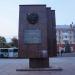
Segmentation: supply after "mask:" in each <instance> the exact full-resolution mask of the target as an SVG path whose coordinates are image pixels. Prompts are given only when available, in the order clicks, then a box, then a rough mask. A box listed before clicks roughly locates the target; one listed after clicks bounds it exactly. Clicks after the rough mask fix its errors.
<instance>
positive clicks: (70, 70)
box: [0, 57, 75, 75]
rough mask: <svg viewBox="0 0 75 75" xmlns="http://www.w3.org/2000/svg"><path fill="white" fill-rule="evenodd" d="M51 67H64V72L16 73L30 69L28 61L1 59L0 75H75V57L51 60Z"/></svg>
mask: <svg viewBox="0 0 75 75" xmlns="http://www.w3.org/2000/svg"><path fill="white" fill-rule="evenodd" d="M49 63H50V66H52V67H53V66H56V67H62V68H63V70H62V71H16V69H21V68H22V69H25V68H28V67H29V60H28V59H0V75H75V57H56V58H50V59H49Z"/></svg>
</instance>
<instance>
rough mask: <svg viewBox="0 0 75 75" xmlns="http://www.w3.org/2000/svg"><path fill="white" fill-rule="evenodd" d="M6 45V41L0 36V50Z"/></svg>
mask: <svg viewBox="0 0 75 75" xmlns="http://www.w3.org/2000/svg"><path fill="white" fill-rule="evenodd" d="M5 45H6V39H5V38H4V37H3V36H0V48H4V47H5Z"/></svg>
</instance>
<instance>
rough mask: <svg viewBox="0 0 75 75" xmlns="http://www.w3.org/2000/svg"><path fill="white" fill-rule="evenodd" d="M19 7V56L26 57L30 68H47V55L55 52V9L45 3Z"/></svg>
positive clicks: (52, 54)
mask: <svg viewBox="0 0 75 75" xmlns="http://www.w3.org/2000/svg"><path fill="white" fill-rule="evenodd" d="M19 8H20V9H19V57H20V58H28V59H29V67H30V68H49V57H52V56H56V54H57V49H56V23H55V10H51V8H49V7H46V5H20V6H19Z"/></svg>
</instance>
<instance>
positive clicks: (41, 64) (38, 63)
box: [29, 58, 49, 68]
mask: <svg viewBox="0 0 75 75" xmlns="http://www.w3.org/2000/svg"><path fill="white" fill-rule="evenodd" d="M29 67H30V68H48V67H49V58H30V59H29Z"/></svg>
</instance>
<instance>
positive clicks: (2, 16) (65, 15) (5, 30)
mask: <svg viewBox="0 0 75 75" xmlns="http://www.w3.org/2000/svg"><path fill="white" fill-rule="evenodd" d="M21 4H46V5H47V6H48V7H51V8H52V9H53V10H55V12H56V24H57V25H65V24H68V25H69V24H70V23H71V22H72V21H73V22H74V23H75V0H1V1H0V36H4V37H7V38H12V37H14V36H15V37H17V36H18V19H19V18H18V17H19V5H21Z"/></svg>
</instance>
